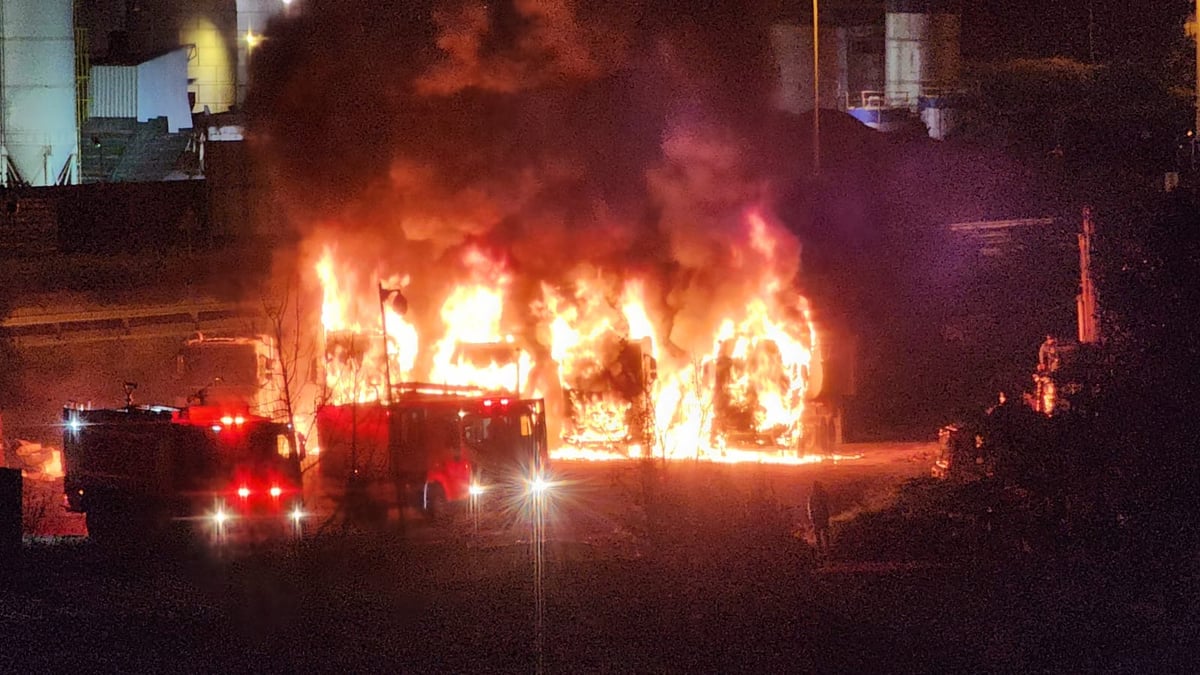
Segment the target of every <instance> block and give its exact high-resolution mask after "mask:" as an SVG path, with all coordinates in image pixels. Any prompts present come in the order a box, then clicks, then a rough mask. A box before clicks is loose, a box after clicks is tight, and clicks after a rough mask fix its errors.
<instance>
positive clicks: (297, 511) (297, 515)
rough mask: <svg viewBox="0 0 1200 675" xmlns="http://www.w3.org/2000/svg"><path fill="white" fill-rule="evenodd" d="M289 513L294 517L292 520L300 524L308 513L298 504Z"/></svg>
mask: <svg viewBox="0 0 1200 675" xmlns="http://www.w3.org/2000/svg"><path fill="white" fill-rule="evenodd" d="M289 515H290V516H291V518H292V522H294V523H296V524H297V525H299V524H300V521H301V520H303V519H304V517H305V516H306V515H307V514H306V513H304V509H301V508H300V507H299V506H297V507H296V508H294V509H292V512H291V513H290V514H289Z"/></svg>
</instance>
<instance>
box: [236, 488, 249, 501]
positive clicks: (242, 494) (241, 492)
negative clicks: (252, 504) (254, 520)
mask: <svg viewBox="0 0 1200 675" xmlns="http://www.w3.org/2000/svg"><path fill="white" fill-rule="evenodd" d="M238 496H239V497H241V498H242V499H245V498H246V497H249V496H250V488H248V487H246V486H245V485H243V486H242V487H240V488H238Z"/></svg>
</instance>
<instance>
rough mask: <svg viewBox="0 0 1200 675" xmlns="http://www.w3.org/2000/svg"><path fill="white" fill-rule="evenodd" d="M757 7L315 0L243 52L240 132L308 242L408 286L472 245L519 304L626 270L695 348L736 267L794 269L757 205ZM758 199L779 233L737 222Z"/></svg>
mask: <svg viewBox="0 0 1200 675" xmlns="http://www.w3.org/2000/svg"><path fill="white" fill-rule="evenodd" d="M769 18H770V17H769V14H768V13H767V12H766V11H765V10H763V9H762V8H759V7H756V6H754V5H752V4H748V3H744V2H732V1H730V2H724V1H718V2H712V3H697V6H696V7H694V8H689V7H682V8H681V6H679V5H678V3H672V2H658V1H651V0H643V1H638V0H623V1H618V2H604V3H590V2H588V3H585V2H571V1H569V0H550V1H535V0H511V1H509V2H487V3H485V2H475V1H468V2H442V3H433V2H402V1H390V2H389V1H370V2H368V1H365V0H313V1H311V2H309V3H307V4H306V6H305V9H304V12H303V13H302V14H301V15H299V16H298V17H293V18H289V19H287V20H282V21H280V22H278V23H277V24H276V25H273V26H272V27H271V28H270V30H269V32H268V40H267V41H266V42H265V43H264V45H263V46H262V47H260V49H259V50H258V51H256V54H255V61H254V64H253V66H254V73H253V81H254V89H253V90H252V92H251V95H250V99H249V101H248V105H247V107H248V111H249V113H250V115H251V125H252V129H253V131H254V132H255V133H254V137H255V139H256V140H255V150H256V151H257V153H258V155H259V157H260V158H261V159H263V160H264V161H265V163H266V165H267V166H268V167H270V172H271V179H272V183H273V186H274V188H275V189H276V191H277V193H278V194H279V195H280V196H281V197H282V200H281V201H282V203H284V204H286V205H287V206H286V208H287V209H288V210H289V213H288V216H289V218H290V220H291V221H292V222H293V223H295V224H296V225H297V227H298V228H299V230H300V232H301V234H302V236H303V237H305V238H306V240H307V241H309V242H310V243H311V244H312V246H313V247H319V246H324V245H326V244H328V243H331V242H334V243H336V245H337V247H338V250H339V256H340V257H344V258H350V259H354V260H357V261H361V262H362V266H363V269H364V270H366V271H369V270H371V269H374V271H375V272H376V274H377V277H378V278H387V276H388V275H389V274H393V273H397V272H402V273H405V274H411V275H412V283H413V288H412V290H413V292H412V293H410V297H412V298H413V304H414V306H418V305H419V304H420V302H421V300H420V297H421V296H422V294H425V293H428V295H429V297H434V298H442V297H444V296H445V291H444V287H445V286H446V285H448V284H452V283H455V282H456V281H457V280H459V279H461V278H463V277H464V276H465V275H467V274H469V272H470V270H469V269H468V268H467V266H466V265H465V263H464V251H465V250H466V249H467V248H468V247H470V248H471V250H481V251H485V252H487V255H488V256H490V257H491V259H493V260H498V261H501V262H502V264H503V265H504V266H506V267H507V268H508V269H509V270H510V271H511V273H512V275H513V282H512V285H511V289H510V293H511V295H512V296H513V297H512V299H513V300H514V301H515V302H513V303H512V304H514V305H515V306H519V307H525V308H528V307H529V306H530V305H531V304H534V303H535V302H536V300H537V299H538V297H540V294H541V289H542V284H543V283H545V284H550V285H551V286H553V285H556V284H568V283H570V282H572V281H573V280H575V279H577V278H579V277H580V276H586V275H589V274H595V273H596V271H597V270H599V271H601V273H602V272H603V271H604V270H624V271H636V272H638V274H639V276H640V277H641V278H644V279H647V280H648V283H649V286H650V287H651V288H652V289H653V291H654V297H653V298H651V302H652V303H655V304H657V305H659V307H660V308H666V309H668V310H669V311H667V312H664V314H663V315H664V316H666V317H668V320H669V321H671V322H673V324H674V326H673V327H672V326H665V327H664V328H666V329H667V332H668V333H669V334H670V335H671V338H672V340H673V341H674V342H675V343H676V345H677V346H678V347H679V348H681V349H683V350H684V351H689V350H690V349H692V348H693V347H696V346H698V345H692V344H689V343H690V342H692V341H695V340H699V339H700V338H699V336H700V335H702V334H703V335H706V336H707V339H709V340H711V336H712V332H711V326H708V329H707V332H705V331H704V330H701V329H700V328H699V327H700V326H701V325H705V324H711V316H712V315H713V314H714V313H715V312H720V311H722V310H724V309H727V308H728V306H730V305H732V304H735V303H738V302H742V300H740V299H739V298H744V297H745V293H744V291H745V290H746V289H744V288H739V284H740V283H743V281H740V280H745V281H744V283H745V284H755V283H757V281H755V279H757V278H758V277H759V276H761V274H762V272H763V271H771V272H774V273H778V274H781V275H783V276H784V278H788V277H790V276H791V275H793V274H794V273H795V271H796V261H797V259H798V253H799V244H798V243H797V242H796V241H795V240H794V238H792V237H791V235H789V234H787V233H786V231H785V230H784V228H782V227H781V226H780V225H779V224H778V223H775V222H773V221H772V220H771V218H770V200H771V197H772V195H771V193H772V190H773V181H772V177H771V175H770V171H769V169H768V168H766V167H770V166H772V165H773V160H771V159H770V157H769V155H770V154H771V153H769V152H767V150H766V148H770V147H771V146H772V144H771V143H770V139H767V138H764V137H763V136H764V135H765V134H764V133H763V132H762V131H761V130H762V129H764V128H766V126H767V125H766V124H764V121H765V120H766V119H767V118H768V116H769V115H770V114H771V112H770V111H771V109H772V102H771V96H770V91H771V86H772V84H771V83H772V80H773V70H772V66H771V60H770V58H769V54H768V52H767V45H768V42H767V28H768V24H769V21H768V19H769ZM753 208H759V209H762V210H763V213H764V215H765V216H766V223H767V227H769V228H771V230H772V234H773V238H774V240H775V241H776V244H775V245H774V247H773V248H774V250H760V249H756V248H755V247H754V246H753V242H751V241H750V236H751V233H749V232H748V231H747V229H746V225H745V223H746V216H747V213H748V210H750V209H753ZM310 254H313V253H312V251H310ZM366 271H364V274H363V275H362V276H363V278H366V279H370V278H371V277H370V275H369V274H368V273H367V272H366ZM435 271H436V274H435V273H433V272H435ZM438 286H442V287H443V288H442V289H440V290H439V289H438V288H437V287H438ZM418 311H419V307H418Z"/></svg>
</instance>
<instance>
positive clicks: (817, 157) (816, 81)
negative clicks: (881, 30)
mask: <svg viewBox="0 0 1200 675" xmlns="http://www.w3.org/2000/svg"><path fill="white" fill-rule="evenodd" d="M819 4H820V0H813V3H812V14H813V158H812V161H813V175H816V174H819V173H821V31H820V28H819V26H818V22H817V19H818V14H819V11H820V8H819V7H818V5H819ZM1196 6H1197V7H1200V0H1196ZM1197 54H1198V55H1200V48H1198V51H1197ZM1198 88H1200V87H1198ZM1197 100H1198V101H1200V99H1197ZM1198 110H1200V109H1198ZM1197 119H1200V112H1197Z"/></svg>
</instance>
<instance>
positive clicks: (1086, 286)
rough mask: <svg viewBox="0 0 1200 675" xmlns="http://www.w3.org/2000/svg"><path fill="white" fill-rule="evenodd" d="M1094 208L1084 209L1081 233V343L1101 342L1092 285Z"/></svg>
mask: <svg viewBox="0 0 1200 675" xmlns="http://www.w3.org/2000/svg"><path fill="white" fill-rule="evenodd" d="M1094 234H1095V225H1094V224H1093V223H1092V207H1090V206H1085V207H1083V227H1082V229H1081V230H1080V232H1079V297H1078V298H1077V299H1076V301H1075V310H1076V312H1077V313H1078V322H1079V343H1080V344H1091V343H1095V342H1099V341H1100V326H1099V322H1098V321H1097V318H1098V317H1097V316H1096V315H1097V311H1096V286H1095V284H1093V283H1092V236H1093V235H1094Z"/></svg>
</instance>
